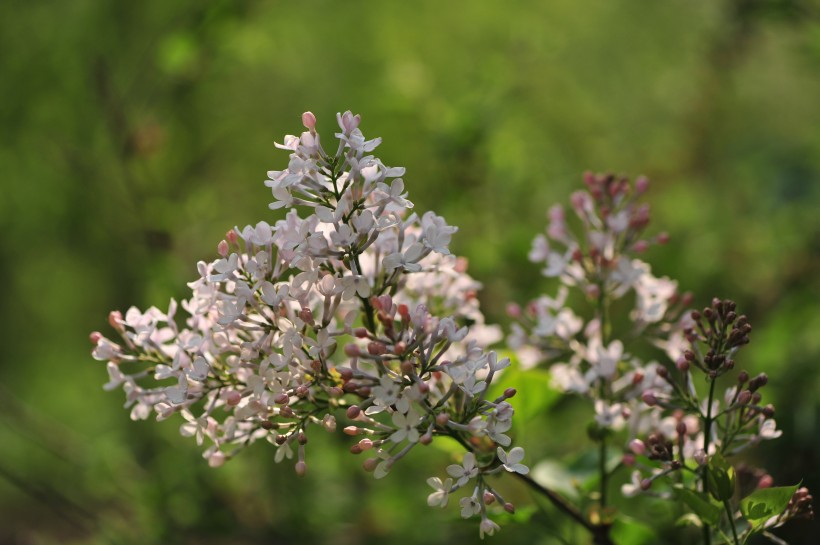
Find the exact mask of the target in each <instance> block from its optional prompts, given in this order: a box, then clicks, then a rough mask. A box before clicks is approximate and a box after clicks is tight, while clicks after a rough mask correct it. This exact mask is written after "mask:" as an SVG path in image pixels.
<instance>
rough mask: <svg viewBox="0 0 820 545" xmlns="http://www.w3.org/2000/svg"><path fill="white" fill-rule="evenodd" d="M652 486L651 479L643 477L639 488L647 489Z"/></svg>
mask: <svg viewBox="0 0 820 545" xmlns="http://www.w3.org/2000/svg"><path fill="white" fill-rule="evenodd" d="M650 488H652V479H644V480H642V481H641V490H649V489H650Z"/></svg>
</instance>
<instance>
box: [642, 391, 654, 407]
mask: <svg viewBox="0 0 820 545" xmlns="http://www.w3.org/2000/svg"><path fill="white" fill-rule="evenodd" d="M641 399H642V400H643V402H644V403H646V404H647V405H649V406H650V407H654V406H655V405H657V404H658V398H657V397H655V394H653V393H652V392H650V391H649V390H647V391H646V392H644V393H643V394H642V395H641Z"/></svg>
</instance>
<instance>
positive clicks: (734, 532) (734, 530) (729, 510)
mask: <svg viewBox="0 0 820 545" xmlns="http://www.w3.org/2000/svg"><path fill="white" fill-rule="evenodd" d="M723 507H725V508H726V515H727V516H728V517H729V526H731V527H732V537H733V538H734V540H735V545H740V541H739V540H738V538H737V528H735V516H734V514H733V513H732V508H731V507H729V500H724V501H723Z"/></svg>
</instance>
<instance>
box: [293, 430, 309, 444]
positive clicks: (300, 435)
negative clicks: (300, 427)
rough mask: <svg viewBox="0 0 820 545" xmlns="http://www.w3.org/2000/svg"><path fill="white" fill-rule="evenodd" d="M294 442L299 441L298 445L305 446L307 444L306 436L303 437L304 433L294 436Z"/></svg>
mask: <svg viewBox="0 0 820 545" xmlns="http://www.w3.org/2000/svg"><path fill="white" fill-rule="evenodd" d="M296 440H297V441H299V444H300V445H307V442H308V438H307V435H305V434H304V432H299V435H297V436H296Z"/></svg>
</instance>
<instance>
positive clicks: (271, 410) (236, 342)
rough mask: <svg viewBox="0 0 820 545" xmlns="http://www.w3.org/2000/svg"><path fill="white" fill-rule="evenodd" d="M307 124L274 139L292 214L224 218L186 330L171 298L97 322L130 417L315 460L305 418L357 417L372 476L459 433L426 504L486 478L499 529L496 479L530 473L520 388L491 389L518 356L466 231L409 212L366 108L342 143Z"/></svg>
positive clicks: (280, 196) (218, 454) (276, 187)
mask: <svg viewBox="0 0 820 545" xmlns="http://www.w3.org/2000/svg"><path fill="white" fill-rule="evenodd" d="M302 121H303V124H304V126H305V128H306V129H307V130H306V131H305V132H303V133H302V134H301V135H300V136H292V135H288V136H286V137H285V140H284V144H281V145H280V144H277V147H279V148H282V149H285V150H287V151H289V152H290V161H289V163H288V166H287V168H286V169H285V170H281V171H272V172H269V173H268V177H269V179H268V180H267V181H266V182H265V184H266V185H267V186H268V187H270V189H271V192H272V194H273V197H274V201H273V202H272V203H271V204H270V208H272V209H279V208H287V209H289V211H288V213H287V215H286V216H285V218H284V219H282V220H280V221H278V222H276V223H275V224H274V225H270V224H268V223H266V222H264V221H262V222H259V223H258V224H256V225H255V226H247V227H245V228H244V229H238V228H237V229H234V230H231V231H229V232H228V233H227V235H226V237H225V240H223V241H221V242H220V243H219V244H218V247H217V249H218V253H219V255H220V256H221V257H220V258H219V259H217V260H214V261H212V262H210V263H205V262H200V263H199V264H198V265H197V269H198V272H199V278H198V279H196V280H195V281H194V282H191V283H190V284H189V287H190V288H191V290H192V296H191V298H190V299H188V300H185V301H183V302H182V308H183V310H184V311H185V312H186V313H187V314H188V316H187V317H186V319H185V324H186V327H179V326H178V325H177V320H176V314H177V310H178V305H177V304H176V302H174V301H172V302H171V305H170V307H169V309H168V311H167V312H162V311H160V310H158V309H156V308H153V307H152V308H150V309H148V310H147V311H145V312H141V311H139V310H138V309H136V308H131V309H129V310H128V311H127V312H126V313H125V315H122V314H121V313H119V312H112V313H111V315H110V319H109V322H110V324H111V326H112V327H113V328H114V329H115V330H116V331H117V333H118V334H119V335H120V337H121V341H118V342H114V341H111V340H109V339H107V338H105V337H103V336H102V335H101V334H100V333H97V332H95V333H92V336H91V338H92V341H93V342H94V343H95V345H96V347H95V349H94V351H93V355H94V357H95V358H96V359H98V360H102V361H107V362H108V363H107V366H108V372H109V376H110V381H109V382H108V384H106V385H105V388H106V389H113V388H117V387H122V388H123V390H124V391H125V393H126V399H127V401H126V407H128V408H130V409H131V417H132V418H134V419H144V418H147V417H148V416H149V415H150V414H152V413H156V415H157V418H158V419H160V420H161V419H165V418H168V417H170V416H172V415H173V414H174V413H180V414H181V415H182V417H183V418H184V419H185V423H184V424H183V425H182V426H181V428H180V432H181V434H182V435H185V436H194V437H195V438H196V441H197V443H198V444H203V443H204V442H205V441H206V440H207V442H208V446H207V448H206V450H205V454H204V456H205V458H207V460H208V462H209V464H210V465H212V466H219V465H221V464H222V463H224V462H225V460H227V459H229V458H230V457H232V456H234V455H235V454H236V453H237V452H238V451H239V450H241V449H242V448H244V447H245V446H247V445H249V444H250V443H252V442H254V441H256V440H259V439H266V440H267V441H269V442H271V443H273V444H274V445H275V446H276V454H275V460H276V461H277V462H279V461H281V460H283V459H293V458H294V457H295V469H296V472H297V473H299V474H303V473H304V472H305V471H306V469H307V464H306V458H305V445H306V444H307V442H308V435H309V433H310V432H311V429H312V427H311V424H315V425H317V426H318V427H321V428H324V429H325V430H327V431H334V430H335V429H336V427H337V420H338V419H345V420H346V421H347V422H346V425H345V426H344V432H345V433H347V434H348V435H353V436H362V438H361V439H360V440H359V441H358V442H357V443H356V444H354V445H353V446H352V448H351V451H352V452H353V453H364V452H368V453H372V454H373V455H372V456H371V457H369V458H367V459H366V460H365V462H364V467H365V469H367V470H370V471H373V472H374V473H375V476H376V477H377V478H378V477H382V476H384V475H385V474H387V473H388V472H389V470H390V468H391V467H392V466H393V464H394V463H395V462H396V461H397V460H399V459H401V458H402V457H403V456H405V455H406V454H407V453H408V452H409V451H410V450H411V449H413V448H414V447H415V446H416V445H419V444H422V445H425V444H429V443H430V442H431V441H432V440H433V438H434V437H435V436H441V435H443V436H448V437H452V438H454V439H456V440H457V441H459V442H461V443H462V444H463V445H464V446H465V448H466V450H467V453H466V454H465V455H464V459H463V461H462V463H461V464H460V465H455V466H450V467H449V468H447V471H448V473H449V474H450V475H451V476H452V478H450V479H447V480H445V481H444V482H441V481H440V480H437V479H435V480H434V479H431V481H430V482H431V484H433V486H434V488H435V489H436V491H435V492H434V493H433V494H432V495H431V496H430V498H429V499H428V501H429V503H430V504H431V505H441V506H444V505H446V503H447V498H448V495H449V494H450V493H452V492H454V491H455V490H456V489H458V488H461V487H463V486H466V485H467V484H468V483H469V482H471V481H474V482H476V483H477V484H476V485H475V489H474V492H473V493H472V494H471V495H469V496H468V497H467V498H465V499H463V500H462V502H461V503H462V515H464V516H465V517H469V516H473V515H475V514H480V515H481V525H480V531H481V535H482V537H483V535H484V534H485V533H488V534H492V533H493V532H494V531H495V530H496V529H497V526H496V525H495V523H493V522H492V521H490V519H489V518H488V515H487V505H488V504H490V503H492V501H494V500H496V499H498V500H500V499H501V498H500V496H499V495H498V493H497V492H495V491H494V490H493V489H492V488H490V487H489V486H488V485H486V484H485V481H484V476H485V475H487V474H490V473H496V472H498V471H503V470H506V471H510V472H517V473H524V472H526V470H527V469H526V467H525V466H523V465H522V464H521V463H520V462H521V460H522V459H523V454H524V453H523V449H521V448H520V447H516V448H512V449H511V450H509V451H505V450H504V448H503V447H509V446H510V444H511V440H510V437H509V436H507V435H506V432H507V431H508V430H509V429H510V427H511V425H512V423H511V421H512V416H513V408H512V406H511V405H510V404H509V403H508V402H507V399H508V398H510V397H512V396H513V395H515V390H513V389H508V390H506V391H504V392H498V393H496V394H495V395H494V396H491V397H488V396H489V389H490V385H491V383H492V381H493V378H494V376H496V374H497V373H498V372H499V371H500V370H501V369H503V368H504V367H505V366H507V365H508V364H509V360H507V359H501V360H499V359H498V357H497V356H496V354H495V353H494V352H488V351H486V350H485V347H486V346H487V345H488V344H489V343H490V342H494V341H495V340H497V339H498V338H499V336H500V335H499V333H498V331H496V330H495V329H494V328H492V327H490V326H486V325H485V324H484V319H483V316H482V315H481V312H480V311H479V309H478V302H477V299H476V297H475V293H476V290H477V289H478V288H479V287H480V285H479V284H478V283H477V282H475V281H474V280H473V279H472V278H470V277H469V275H467V273H466V268H467V267H466V261H465V260H463V259H457V258H455V257H454V256H452V255H451V254H450V251H449V249H448V245H449V243H450V238H451V236H452V234H453V233H455V232H456V228H455V227H452V226H450V225H448V224H447V223H446V222H445V220H444V219H443V218H442V217H440V216H437V215H435V214H433V213H432V212H427V213H425V214H423V215H422V216H418V215H417V214H415V213H413V212H412V208H413V204H412V203H411V202H410V201H409V200H407V193H406V192H405V190H404V183H403V180H402V178H401V176H402V175H403V174H404V169H403V168H393V167H387V166H385V165H384V164H383V163H382V162H381V161H380V160H379V159H378V158H376V157H374V156H373V155H372V154H371V152H372V151H373V150H374V149H375V148H376V147H377V146H378V144H379V142H380V140H379V139H375V140H366V139H365V138H364V136H363V135H362V132H361V131H360V130H359V128H358V126H359V122H360V118H359V116H354V115H353V114H351V113H350V112H346V113H344V114H340V115H338V116H337V121H338V124H339V132H338V133H337V134H336V139H337V140H338V145H337V149H336V150H335V151H334V153H332V154H329V153H327V152H325V150H324V148H323V146H322V143H321V141H320V136H319V134H318V133H317V131H316V118H315V117H314V116H313V114H311V113H309V112H308V113H305V114H304V115H303V117H302ZM297 206H299V207H305V208H307V209H308V210H309V211H310V214H309V215H308V216H307V217H304V218H302V217H300V216H299V214H298V213H297V211H296V209H295V207H297ZM467 324H470V328H468V327H467ZM453 479H455V481H453ZM501 503H502V504H503V503H504V502H503V501H502V502H501ZM505 507H506V508H507V509H512V507H511V506H510V505H509V504H505Z"/></svg>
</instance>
